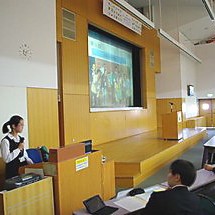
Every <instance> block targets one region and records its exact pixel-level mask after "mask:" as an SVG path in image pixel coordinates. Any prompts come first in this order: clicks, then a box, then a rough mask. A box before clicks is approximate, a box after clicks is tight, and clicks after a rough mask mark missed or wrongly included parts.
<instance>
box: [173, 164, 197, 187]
mask: <svg viewBox="0 0 215 215" xmlns="http://www.w3.org/2000/svg"><path fill="white" fill-rule="evenodd" d="M170 170H171V172H172V174H173V175H175V174H179V175H180V177H181V183H182V184H183V185H186V186H191V185H192V184H193V183H194V181H195V179H196V169H195V167H194V165H193V164H192V163H191V162H189V161H187V160H175V161H174V162H173V163H172V164H171V166H170Z"/></svg>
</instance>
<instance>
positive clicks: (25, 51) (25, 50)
mask: <svg viewBox="0 0 215 215" xmlns="http://www.w3.org/2000/svg"><path fill="white" fill-rule="evenodd" d="M19 55H20V56H21V57H23V58H25V59H27V60H29V59H30V58H31V57H32V50H31V48H30V47H29V45H27V44H26V43H22V44H21V45H20V46H19Z"/></svg>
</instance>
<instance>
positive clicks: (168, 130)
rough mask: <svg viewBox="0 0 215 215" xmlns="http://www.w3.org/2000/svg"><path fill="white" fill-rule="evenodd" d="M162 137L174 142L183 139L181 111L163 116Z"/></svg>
mask: <svg viewBox="0 0 215 215" xmlns="http://www.w3.org/2000/svg"><path fill="white" fill-rule="evenodd" d="M162 137H163V138H164V139H172V140H174V139H175V140H179V139H181V138H182V115H181V111H174V112H171V113H166V114H163V115H162Z"/></svg>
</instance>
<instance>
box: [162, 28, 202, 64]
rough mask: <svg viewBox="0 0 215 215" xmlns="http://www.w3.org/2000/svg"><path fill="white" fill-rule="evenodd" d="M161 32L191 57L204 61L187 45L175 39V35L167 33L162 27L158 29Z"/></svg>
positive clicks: (199, 61)
mask: <svg viewBox="0 0 215 215" xmlns="http://www.w3.org/2000/svg"><path fill="white" fill-rule="evenodd" d="M158 32H159V34H160V35H161V36H162V37H164V38H165V39H167V40H169V41H170V42H171V43H172V44H173V45H175V46H177V47H178V48H179V49H180V50H182V51H183V52H185V53H186V54H188V55H189V56H190V57H192V58H193V59H194V60H196V61H197V62H198V63H202V61H201V60H200V59H199V58H198V57H197V56H196V55H194V54H193V53H192V52H191V51H190V50H189V49H188V48H187V47H186V46H184V45H183V44H181V43H179V42H178V41H177V40H175V39H174V38H173V37H171V36H170V35H169V34H167V33H166V32H165V31H164V30H162V29H161V28H159V29H158Z"/></svg>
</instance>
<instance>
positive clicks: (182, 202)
mask: <svg viewBox="0 0 215 215" xmlns="http://www.w3.org/2000/svg"><path fill="white" fill-rule="evenodd" d="M195 178H196V170H195V168H194V166H193V164H192V163H191V162H189V161H186V160H176V161H174V162H173V163H172V164H171V166H170V169H169V173H168V176H167V179H168V184H169V186H170V188H169V189H167V190H166V191H161V192H154V193H152V195H151V197H150V199H149V202H148V203H147V205H146V207H145V208H143V209H141V210H140V211H139V213H138V214H142V215H146V214H147V215H158V214H162V215H185V214H186V215H200V214H202V213H201V211H200V204H199V198H198V197H197V196H196V195H195V194H194V193H191V192H189V190H188V186H191V185H192V184H193V183H194V181H195Z"/></svg>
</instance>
